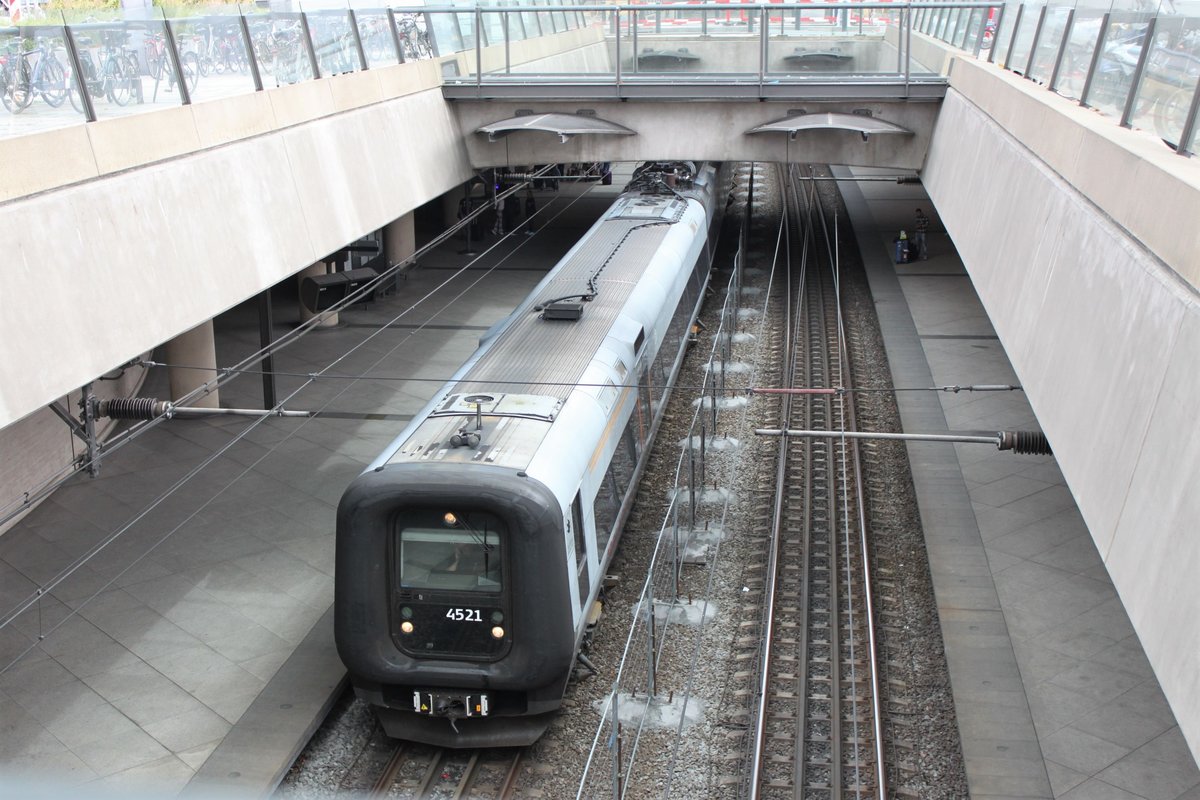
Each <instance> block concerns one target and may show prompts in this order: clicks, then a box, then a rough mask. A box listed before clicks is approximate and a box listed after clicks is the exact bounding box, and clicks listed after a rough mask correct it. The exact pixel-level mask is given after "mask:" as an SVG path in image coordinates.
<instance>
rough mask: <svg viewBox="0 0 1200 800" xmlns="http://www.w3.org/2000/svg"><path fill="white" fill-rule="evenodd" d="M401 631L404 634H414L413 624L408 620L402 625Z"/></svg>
mask: <svg viewBox="0 0 1200 800" xmlns="http://www.w3.org/2000/svg"><path fill="white" fill-rule="evenodd" d="M400 630H401V631H402V632H404V633H412V632H413V624H412V623H411V622H409V621H408V620H404V622H401V623H400Z"/></svg>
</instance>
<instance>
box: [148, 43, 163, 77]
mask: <svg viewBox="0 0 1200 800" xmlns="http://www.w3.org/2000/svg"><path fill="white" fill-rule="evenodd" d="M165 60H166V56H165V54H163V53H160V52H158V48H156V47H155V46H154V45H153V44H147V45H146V71H147V72H149V73H150V77H151V78H154V80H156V81H160V80H162V76H163V61H165Z"/></svg>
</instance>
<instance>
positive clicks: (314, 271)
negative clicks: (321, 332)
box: [296, 261, 338, 328]
mask: <svg viewBox="0 0 1200 800" xmlns="http://www.w3.org/2000/svg"><path fill="white" fill-rule="evenodd" d="M327 272H329V269H328V267H327V266H326V264H325V262H324V261H318V262H317V263H315V264H313V265H312V266H311V267H307V268H306V269H304V270H301V272H300V274H299V275H297V276H296V282H297V283H299V282H300V281H302V280H304V279H305V278H308V277H310V276H315V275H324V274H325V273H327ZM318 313H320V312H317V311H309V310H308V309H307V308H306V307H305V305H304V303H300V321H301V322H308V321H309V320H310V319H312V318H313V317H315V316H317V314H318ZM337 324H338V315H337V314H330V315H329V316H328V317H326V318H325V319H324V320H323V321H322V322H321V323H320V324H319V325H318V326H317V327H319V328H332V327H334V326H335V325H337Z"/></svg>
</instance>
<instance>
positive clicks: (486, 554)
mask: <svg viewBox="0 0 1200 800" xmlns="http://www.w3.org/2000/svg"><path fill="white" fill-rule="evenodd" d="M451 516H452V517H453V519H454V522H453V523H447V522H446V521H445V520H444V519H439V520H438V522H437V525H436V526H435V525H422V524H420V522H424V520H420V521H418V520H411V522H414V523H417V524H414V525H411V526H404V527H401V528H400V537H399V538H400V543H399V544H400V546H399V548H398V550H399V553H398V555H399V562H400V563H399V569H398V570H397V572H398V573H399V577H400V586H401V587H403V588H405V589H441V590H443V591H452V592H499V591H500V589H501V588H502V585H503V584H502V580H503V572H502V570H501V561H500V533H501V527H502V526H501V524H500V521H499V520H498V519H497V518H496V517H494V516H493V515H491V514H481V513H474V514H470V515H463V516H462V517H458V516H454V515H447V517H451ZM402 525H403V522H402Z"/></svg>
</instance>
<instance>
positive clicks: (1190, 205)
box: [922, 60, 1200, 758]
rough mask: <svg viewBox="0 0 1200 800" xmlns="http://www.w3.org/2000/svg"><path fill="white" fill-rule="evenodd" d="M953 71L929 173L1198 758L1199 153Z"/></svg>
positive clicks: (1006, 81)
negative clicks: (1187, 155) (1181, 152)
mask: <svg viewBox="0 0 1200 800" xmlns="http://www.w3.org/2000/svg"><path fill="white" fill-rule="evenodd" d="M951 86H952V90H951V91H950V93H949V94H948V95H947V97H946V99H945V101H944V103H943V106H942V111H941V115H940V117H939V119H938V124H937V128H936V129H935V131H934V136H933V141H932V143H931V146H930V152H929V158H928V163H927V166H926V169H925V170H924V171H923V173H922V178H923V181H924V184H925V188H926V190H927V191H928V193H929V196H930V197H931V198H932V199H933V201H934V203H935V204H936V206H937V210H938V213H939V215H940V217H941V218H942V220H943V221H944V223H945V225H946V228H947V230H948V231H949V233H950V235H951V237H952V238H953V240H954V243H955V245H956V247H957V248H958V250H959V253H960V254H961V256H962V259H963V262H964V263H965V264H966V266H967V269H968V271H969V272H970V275H971V279H972V282H973V283H974V284H975V287H976V290H977V291H978V293H979V297H980V298H981V300H982V301H983V303H984V306H985V307H986V309H987V312H988V316H989V317H990V318H991V321H992V323H993V324H994V326H995V328H996V331H997V333H998V334H999V336H1000V339H1001V341H1002V342H1003V343H1004V347H1005V350H1006V351H1007V352H1008V355H1009V358H1010V360H1011V361H1012V364H1013V366H1014V368H1015V369H1016V371H1017V373H1018V375H1019V376H1020V378H1021V382H1022V383H1023V384H1024V386H1025V390H1026V393H1027V394H1028V395H1029V399H1030V402H1031V404H1032V406H1033V408H1034V409H1035V411H1036V412H1037V415H1038V418H1039V420H1040V421H1041V423H1042V426H1043V429H1044V430H1045V432H1046V434H1047V435H1048V437H1049V439H1050V441H1051V444H1052V445H1053V447H1054V451H1055V454H1056V456H1057V458H1058V461H1059V466H1060V467H1061V469H1062V472H1063V474H1064V476H1065V477H1066V479H1067V481H1068V483H1069V485H1070V487H1071V489H1072V492H1073V494H1074V495H1075V498H1076V501H1077V502H1078V505H1079V508H1080V511H1081V512H1082V514H1083V517H1084V519H1085V520H1086V522H1087V524H1088V528H1089V530H1090V531H1091V534H1092V537H1093V539H1094V540H1095V542H1096V545H1097V547H1098V549H1099V551H1100V554H1101V556H1102V557H1103V558H1104V560H1105V563H1106V565H1107V567H1108V571H1109V574H1110V575H1111V577H1112V579H1113V583H1114V584H1115V586H1116V588H1117V590H1118V592H1119V593H1120V595H1121V599H1122V600H1123V602H1124V604H1125V607H1126V609H1127V611H1128V612H1129V616H1130V619H1131V621H1132V622H1133V625H1134V627H1135V629H1136V630H1137V632H1138V636H1139V638H1140V639H1141V642H1142V645H1143V646H1144V648H1145V651H1146V654H1147V656H1148V657H1149V659H1150V661H1151V663H1152V664H1153V666H1154V670H1155V673H1156V674H1157V676H1158V679H1159V681H1160V682H1161V684H1162V687H1163V691H1164V692H1165V693H1166V695H1167V698H1168V699H1169V700H1170V702H1171V705H1172V708H1173V710H1174V711H1175V716H1176V718H1177V719H1178V721H1179V725H1180V727H1181V729H1182V730H1183V732H1184V735H1185V737H1186V738H1187V740H1188V742H1189V744H1190V745H1191V748H1192V752H1193V754H1194V755H1195V756H1197V757H1198V758H1200V615H1197V614H1196V613H1195V609H1196V608H1197V607H1200V583H1197V582H1196V580H1195V575H1196V574H1198V573H1200V537H1197V536H1196V529H1197V524H1198V523H1197V520H1200V492H1197V491H1196V486H1198V485H1200V438H1198V435H1197V433H1196V421H1195V420H1196V401H1195V398H1196V397H1197V396H1200V370H1197V369H1196V364H1197V363H1198V361H1200V299H1198V294H1197V291H1196V286H1197V277H1200V272H1198V269H1197V266H1198V259H1200V240H1198V239H1197V237H1198V236H1200V225H1197V224H1196V220H1200V205H1198V203H1200V164H1197V163H1196V161H1195V160H1194V159H1192V160H1189V159H1183V158H1180V157H1178V156H1175V155H1173V154H1172V153H1171V152H1170V151H1169V150H1167V149H1166V148H1165V147H1163V145H1162V144H1161V143H1160V142H1158V141H1157V140H1156V139H1154V138H1153V137H1151V136H1149V135H1147V134H1143V133H1140V132H1134V131H1126V130H1122V129H1121V128H1119V127H1118V126H1116V125H1115V124H1114V123H1113V122H1112V121H1111V120H1107V119H1100V118H1098V117H1097V115H1096V114H1095V113H1094V112H1090V111H1086V110H1083V109H1080V108H1078V107H1077V106H1076V105H1075V104H1073V103H1071V102H1070V101H1067V100H1065V99H1062V98H1059V97H1057V96H1056V95H1053V94H1051V93H1050V92H1047V91H1045V90H1044V89H1042V88H1040V87H1037V86H1035V85H1034V84H1032V83H1030V82H1028V81H1025V80H1023V79H1021V78H1019V77H1017V76H1014V75H1011V74H1009V73H1003V72H1002V71H1000V70H999V69H996V68H993V67H990V66H988V65H986V64H980V63H978V62H973V61H963V60H957V61H956V62H955V64H954V66H953V69H952V71H951ZM1014 134H1015V136H1014Z"/></svg>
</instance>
